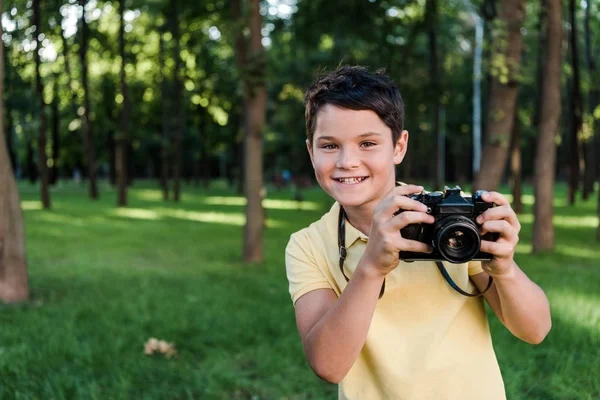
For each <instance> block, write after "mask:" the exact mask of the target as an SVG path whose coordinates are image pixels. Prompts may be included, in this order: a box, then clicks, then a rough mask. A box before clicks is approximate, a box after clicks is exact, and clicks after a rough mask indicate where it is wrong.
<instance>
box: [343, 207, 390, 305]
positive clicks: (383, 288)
mask: <svg viewBox="0 0 600 400" xmlns="http://www.w3.org/2000/svg"><path fill="white" fill-rule="evenodd" d="M338 249H339V250H340V253H339V254H340V271H342V275H344V278H346V282H350V278H348V276H347V275H346V273H345V272H344V260H345V259H346V255H347V254H348V253H347V251H346V212H345V211H344V207H342V205H341V204H340V214H339V216H338ZM383 293H385V278H383V284H382V285H381V290H380V291H379V298H382V297H383Z"/></svg>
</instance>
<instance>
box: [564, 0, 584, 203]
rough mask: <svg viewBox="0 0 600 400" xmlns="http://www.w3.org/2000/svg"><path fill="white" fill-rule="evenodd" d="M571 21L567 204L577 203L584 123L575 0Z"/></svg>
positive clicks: (572, 4) (571, 11)
mask: <svg viewBox="0 0 600 400" xmlns="http://www.w3.org/2000/svg"><path fill="white" fill-rule="evenodd" d="M569 22H570V23H571V32H570V35H569V48H570V50H571V51H570V56H571V68H572V70H573V87H572V92H571V96H570V108H571V112H570V113H569V115H570V122H571V123H570V129H569V145H568V149H569V153H568V155H569V162H568V168H567V171H568V181H569V184H568V190H567V204H569V205H573V204H575V199H576V195H577V190H578V188H579V179H580V177H581V170H580V159H581V155H580V152H581V147H580V143H579V132H580V131H581V125H582V112H581V107H582V106H581V103H582V100H581V84H580V79H579V51H578V48H577V18H575V0H569Z"/></svg>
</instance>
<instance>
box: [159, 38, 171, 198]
mask: <svg viewBox="0 0 600 400" xmlns="http://www.w3.org/2000/svg"><path fill="white" fill-rule="evenodd" d="M163 34H164V31H163V28H161V32H160V39H159V50H158V64H159V68H160V80H161V82H160V91H161V98H160V101H161V109H162V126H161V143H160V186H161V188H162V192H163V200H165V201H166V200H169V144H170V137H169V125H170V124H169V115H170V114H169V108H168V105H169V103H168V100H167V99H168V98H170V96H169V94H168V91H167V77H166V76H165V41H164V38H163Z"/></svg>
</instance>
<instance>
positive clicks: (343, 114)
mask: <svg viewBox="0 0 600 400" xmlns="http://www.w3.org/2000/svg"><path fill="white" fill-rule="evenodd" d="M407 143H408V132H407V131H402V133H401V134H400V136H399V138H398V141H397V143H393V139H392V131H391V129H390V128H389V127H388V126H387V125H386V124H385V123H384V122H383V121H382V120H381V119H380V118H379V116H378V115H377V114H376V113H375V112H373V111H371V110H361V111H355V110H349V109H346V108H340V107H336V106H333V105H329V104H328V105H325V106H323V107H322V108H321V109H320V110H319V112H318V114H317V124H316V130H315V134H314V137H313V142H312V143H310V142H309V141H308V140H307V141H306V145H307V147H308V152H309V154H310V159H311V161H312V165H313V168H314V169H315V176H316V178H317V181H318V182H319V185H320V186H321V187H322V188H323V190H325V192H327V193H328V194H329V195H330V196H331V197H333V198H334V199H335V200H337V201H338V202H339V203H340V204H341V205H342V206H344V207H357V206H365V205H369V206H371V207H374V206H375V205H376V204H377V203H379V201H380V200H381V199H382V198H383V197H384V196H385V195H386V194H387V193H388V192H389V191H390V190H391V189H392V188H393V187H394V186H395V174H394V170H395V165H396V164H400V162H402V159H403V158H404V154H405V153H406V146H407Z"/></svg>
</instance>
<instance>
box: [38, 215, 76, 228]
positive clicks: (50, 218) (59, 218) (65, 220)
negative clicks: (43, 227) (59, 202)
mask: <svg viewBox="0 0 600 400" xmlns="http://www.w3.org/2000/svg"><path fill="white" fill-rule="evenodd" d="M36 219H38V220H41V221H46V222H54V223H60V224H69V225H75V226H83V220H81V219H79V218H73V217H71V216H67V215H62V214H55V213H50V212H48V213H40V214H38V215H37V216H36Z"/></svg>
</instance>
